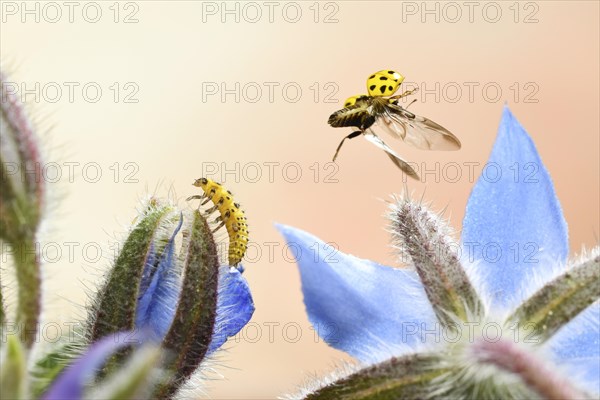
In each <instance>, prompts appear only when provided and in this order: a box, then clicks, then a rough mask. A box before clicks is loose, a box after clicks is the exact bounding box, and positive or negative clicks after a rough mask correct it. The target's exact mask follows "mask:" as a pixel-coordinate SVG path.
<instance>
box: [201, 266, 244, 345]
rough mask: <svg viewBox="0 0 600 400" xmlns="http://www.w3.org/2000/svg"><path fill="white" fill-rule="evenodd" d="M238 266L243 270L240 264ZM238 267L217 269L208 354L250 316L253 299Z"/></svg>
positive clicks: (238, 328)
mask: <svg viewBox="0 0 600 400" xmlns="http://www.w3.org/2000/svg"><path fill="white" fill-rule="evenodd" d="M238 268H239V269H241V270H243V267H241V265H238ZM238 268H234V267H229V266H222V267H221V270H220V271H219V290H218V294H217V318H216V321H215V329H214V334H213V338H212V340H211V342H210V345H209V346H208V354H210V353H212V352H214V351H215V350H217V349H218V348H219V347H221V346H222V345H223V343H225V341H226V340H227V338H229V337H231V336H234V335H236V334H237V333H238V332H239V331H240V330H241V329H242V328H243V327H244V326H245V325H246V324H247V323H248V321H250V318H252V314H254V301H253V300H252V293H250V287H249V286H248V282H246V279H245V278H244V277H243V276H242V274H241V272H240V271H239V269H238Z"/></svg>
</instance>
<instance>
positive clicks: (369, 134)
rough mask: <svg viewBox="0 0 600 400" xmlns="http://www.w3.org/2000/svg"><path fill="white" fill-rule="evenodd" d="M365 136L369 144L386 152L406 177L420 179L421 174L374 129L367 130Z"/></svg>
mask: <svg viewBox="0 0 600 400" xmlns="http://www.w3.org/2000/svg"><path fill="white" fill-rule="evenodd" d="M363 136H364V137H365V139H367V140H368V141H369V142H371V143H373V144H374V145H375V146H377V147H379V148H380V149H381V150H383V151H385V153H386V154H387V156H388V157H389V158H390V160H392V162H393V163H394V164H395V165H396V166H397V167H398V168H400V169H401V170H402V171H403V172H404V173H405V174H406V175H408V176H410V177H411V178H414V179H419V174H417V172H416V171H415V170H414V169H413V167H411V166H410V164H408V163H407V162H406V161H405V160H404V159H402V158H401V157H400V156H399V155H398V154H396V152H395V151H394V150H392V149H391V148H390V147H389V146H388V145H387V144H385V142H384V141H383V140H381V138H380V137H379V136H377V135H376V134H375V132H373V130H372V129H367V130H366V131H365V132H364V134H363Z"/></svg>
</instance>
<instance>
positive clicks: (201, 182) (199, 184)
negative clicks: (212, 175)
mask: <svg viewBox="0 0 600 400" xmlns="http://www.w3.org/2000/svg"><path fill="white" fill-rule="evenodd" d="M209 181H210V179H206V178H199V179H196V180H195V181H194V183H192V185H194V186H196V187H199V188H205V187H206V186H207V185H208V183H209Z"/></svg>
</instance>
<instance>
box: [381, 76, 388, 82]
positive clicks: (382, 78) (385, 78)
mask: <svg viewBox="0 0 600 400" xmlns="http://www.w3.org/2000/svg"><path fill="white" fill-rule="evenodd" d="M379 80H380V81H387V76H381V77H379Z"/></svg>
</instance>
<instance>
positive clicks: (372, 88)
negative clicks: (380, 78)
mask: <svg viewBox="0 0 600 400" xmlns="http://www.w3.org/2000/svg"><path fill="white" fill-rule="evenodd" d="M376 87H377V86H375V85H371V86H369V89H370V90H375V88H376Z"/></svg>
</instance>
